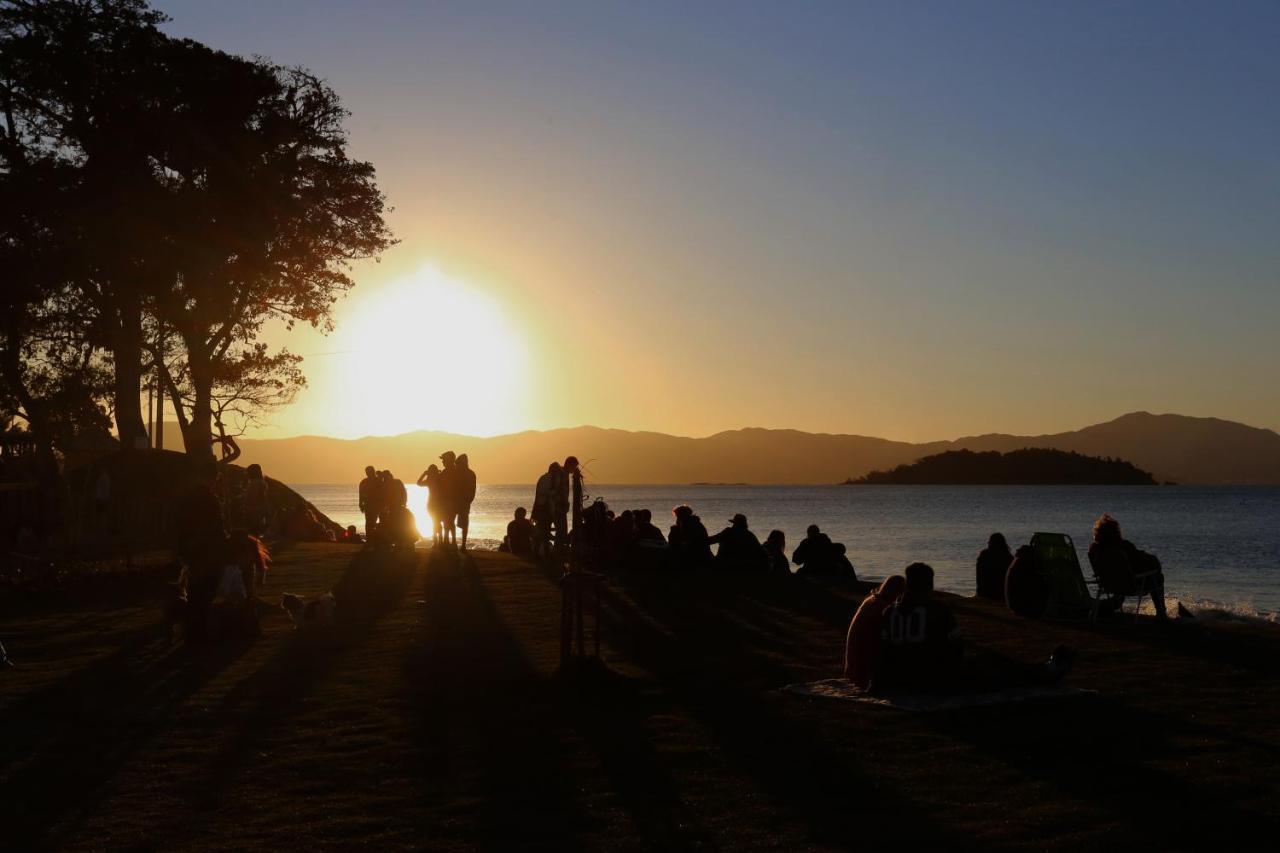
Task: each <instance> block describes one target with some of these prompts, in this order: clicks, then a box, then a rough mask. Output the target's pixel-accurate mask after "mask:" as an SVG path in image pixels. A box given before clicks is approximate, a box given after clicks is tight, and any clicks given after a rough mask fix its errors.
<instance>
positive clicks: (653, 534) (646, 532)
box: [635, 509, 667, 545]
mask: <svg viewBox="0 0 1280 853" xmlns="http://www.w3.org/2000/svg"><path fill="white" fill-rule="evenodd" d="M635 519H636V539H637V540H638V541H640V542H655V543H656V542H661V543H662V544H664V545H665V544H666V542H667V537H665V536H663V535H662V531H661V530H659V529H658V526H657V525H656V524H654V523H653V513H652V512H650V511H649V510H647V509H638V510H636V511H635Z"/></svg>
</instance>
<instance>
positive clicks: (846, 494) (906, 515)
mask: <svg viewBox="0 0 1280 853" xmlns="http://www.w3.org/2000/svg"><path fill="white" fill-rule="evenodd" d="M293 488H294V489H296V490H297V491H298V492H299V493H300V494H302V495H303V496H305V497H306V498H307V500H309V501H311V502H312V503H313V504H315V505H316V507H317V508H319V509H320V510H322V511H323V512H325V513H326V514H327V515H329V517H330V518H332V519H333V520H334V521H337V522H339V523H340V524H342V525H343V526H346V525H348V524H355V525H356V526H357V527H360V528H361V529H363V527H364V519H363V517H361V516H360V514H359V510H358V507H357V505H356V486H355V484H354V483H351V484H343V485H332V484H325V485H294V486H293ZM587 491H588V492H589V494H590V496H591V497H597V496H598V497H602V498H604V499H605V500H606V501H608V503H609V506H610V507H612V508H614V509H615V510H618V511H621V510H623V509H638V508H641V507H647V508H649V509H651V510H652V511H653V514H654V522H655V523H656V524H657V525H658V526H659V527H661V528H663V530H664V531H665V530H666V528H667V527H668V526H669V525H670V523H671V521H670V519H671V517H670V509H671V507H673V506H676V505H677V504H680V503H688V504H690V505H691V506H692V507H693V508H694V510H695V511H696V512H697V513H698V515H699V516H701V517H702V520H703V522H704V523H705V524H706V526H707V528H708V530H710V531H711V532H712V533H714V532H716V531H717V530H719V529H720V528H721V527H723V526H725V525H726V524H727V523H728V519H729V518H730V516H732V515H733V514H734V513H735V512H742V513H746V515H747V518H748V519H749V522H750V525H751V528H752V529H753V530H755V531H756V534H757V535H758V536H759V537H760V538H761V539H764V537H765V534H767V533H768V532H769V531H770V530H772V529H773V528H777V529H779V530H782V531H783V532H784V533H785V534H786V536H787V545H788V549H790V548H793V547H794V546H795V545H796V544H797V543H798V542H799V541H800V539H801V538H802V537H803V536H804V530H805V528H806V527H807V526H808V525H809V524H818V525H819V526H821V527H822V529H823V530H824V531H825V532H827V533H829V534H830V535H831V538H832V539H834V540H836V541H838V542H844V543H845V544H846V545H847V546H848V548H849V556H850V558H851V559H852V560H853V564H854V566H855V567H856V568H857V570H858V574H859V576H860V577H862V578H864V579H877V578H882V577H884V576H886V575H888V574H893V573H895V572H899V571H901V570H902V568H903V567H904V566H905V565H906V564H907V563H909V562H911V561H913V560H923V561H925V562H927V563H929V564H930V565H932V566H933V567H934V569H935V570H937V572H938V586H939V587H940V588H943V589H948V590H951V591H954V592H958V593H970V592H972V591H973V562H974V558H975V556H976V555H977V552H978V550H979V549H980V548H981V547H982V546H983V545H984V544H985V543H986V539H987V536H988V535H989V534H990V533H991V532H992V531H997V530H998V531H1000V532H1002V533H1004V534H1005V536H1006V537H1008V539H1009V542H1010V544H1011V545H1013V546H1014V547H1016V546H1017V545H1018V544H1021V543H1025V542H1026V541H1027V540H1028V539H1030V537H1031V534H1033V533H1035V532H1036V531H1040V530H1044V531H1052V532H1058V533H1067V534H1069V535H1070V536H1071V537H1072V538H1073V539H1074V540H1075V542H1076V550H1077V551H1078V552H1079V554H1080V560H1081V563H1082V565H1085V566H1086V568H1085V572H1086V574H1087V573H1088V568H1087V564H1086V563H1085V550H1086V549H1087V547H1088V543H1089V533H1090V529H1091V527H1092V524H1093V520H1094V519H1095V518H1097V516H1098V515H1099V514H1100V513H1102V512H1110V513H1111V514H1112V515H1114V516H1116V517H1117V518H1118V519H1120V523H1121V525H1122V527H1123V528H1124V531H1125V535H1126V536H1127V537H1128V538H1130V539H1132V540H1133V541H1134V542H1135V543H1136V544H1137V545H1138V546H1139V547H1140V548H1143V549H1145V550H1148V551H1151V552H1152V553H1155V554H1157V555H1159V557H1160V559H1161V560H1162V562H1163V563H1164V567H1165V576H1166V579H1167V583H1168V592H1169V594H1170V595H1171V596H1175V597H1178V598H1180V599H1182V600H1184V601H1189V602H1193V603H1200V604H1205V603H1212V604H1220V605H1224V606H1226V607H1228V608H1230V609H1232V610H1235V611H1238V612H1241V613H1249V614H1253V613H1256V614H1259V615H1264V616H1274V615H1275V614H1276V613H1280V488H1275V487H1229V486H1222V487H1218V486H1167V487H1143V486H868V487H858V486H624V485H602V484H588V487H587ZM409 495H410V497H409V500H410V507H411V508H412V509H413V510H414V512H415V513H416V514H417V515H418V516H419V518H420V520H422V521H423V523H422V524H421V528H422V529H423V530H427V529H428V528H429V525H428V524H427V523H426V522H425V515H426V506H425V504H426V490H425V489H420V488H418V487H417V486H412V485H410V486H409ZM532 499H533V487H532V486H497V485H490V486H483V485H482V486H480V487H479V489H478V491H477V493H476V501H475V504H474V505H473V506H472V511H471V535H472V537H473V538H474V540H475V541H476V544H477V545H479V546H480V547H485V546H488V547H494V546H496V544H497V543H498V542H499V541H501V539H502V536H503V534H504V533H505V531H506V525H507V522H508V521H509V520H510V519H511V513H512V511H513V510H514V509H515V508H516V507H517V506H525V507H528V506H530V504H531V501H532Z"/></svg>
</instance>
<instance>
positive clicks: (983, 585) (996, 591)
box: [976, 533, 1013, 601]
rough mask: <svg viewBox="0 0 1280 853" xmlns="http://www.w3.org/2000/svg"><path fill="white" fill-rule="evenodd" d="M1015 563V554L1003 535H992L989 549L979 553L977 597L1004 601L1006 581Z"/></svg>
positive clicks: (988, 542) (988, 540)
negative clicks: (1011, 565)
mask: <svg viewBox="0 0 1280 853" xmlns="http://www.w3.org/2000/svg"><path fill="white" fill-rule="evenodd" d="M1012 562H1013V552H1012V551H1010V550H1009V543H1008V542H1007V541H1005V538H1004V534H1003V533H992V534H991V536H990V537H988V539H987V547H985V548H983V549H982V551H980V552H979V553H978V564H977V567H976V569H977V571H976V574H977V577H976V580H977V592H976V594H977V596H978V597H979V598H990V599H992V600H994V601H1004V579H1005V574H1006V573H1007V572H1008V571H1009V564H1010V563H1012Z"/></svg>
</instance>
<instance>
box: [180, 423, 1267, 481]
mask: <svg viewBox="0 0 1280 853" xmlns="http://www.w3.org/2000/svg"><path fill="white" fill-rule="evenodd" d="M166 438H167V433H166ZM167 443H168V442H167ZM240 445H241V447H242V448H243V449H244V456H243V457H242V458H241V460H240V461H241V462H242V463H243V464H248V463H250V462H258V463H261V464H262V466H263V467H264V468H265V469H266V471H267V473H268V474H269V475H270V476H273V477H276V478H277V479H280V480H282V481H284V482H288V483H335V482H346V481H351V482H355V481H356V480H358V479H359V477H360V476H361V472H362V471H363V469H364V466H365V465H376V466H377V467H378V468H389V469H391V470H392V471H394V472H395V473H396V475H397V476H399V477H400V478H401V479H404V480H406V481H407V480H409V479H411V478H415V477H417V476H418V474H420V473H421V472H422V470H423V469H424V468H426V467H427V465H428V464H430V463H431V462H437V461H438V460H437V459H436V457H437V456H439V454H440V453H442V452H444V451H445V450H455V451H457V452H459V453H461V452H464V451H465V452H467V453H469V454H470V455H471V461H472V465H473V467H475V469H476V471H477V472H478V474H479V477H480V480H481V482H485V483H532V482H534V480H536V478H537V477H538V475H540V474H541V473H542V472H544V471H545V470H546V467H547V463H549V462H550V461H552V460H554V459H561V460H562V459H564V457H565V456H567V455H569V454H571V453H572V454H575V455H577V456H578V457H579V458H580V459H582V460H583V461H584V462H586V464H587V469H588V474H589V477H590V479H591V480H593V481H595V482H598V483H695V482H706V483H730V482H733V483H736V482H746V483H759V484H774V483H838V482H841V481H842V480H844V479H845V478H846V477H861V476H864V475H865V474H867V473H868V472H870V471H873V470H888V469H892V468H895V467H897V466H898V465H903V464H908V463H911V462H915V461H916V460H917V459H920V458H922V457H925V456H930V455H933V454H936V453H943V452H945V451H948V450H961V449H968V450H975V451H981V450H998V451H1000V452H1002V453H1006V452H1008V451H1011V450H1020V449H1022V448H1025V447H1047V448H1053V449H1057V450H1068V451H1074V452H1076V453H1083V454H1085V455H1086V456H1109V457H1115V458H1120V459H1127V460H1128V461H1130V462H1132V463H1133V464H1134V465H1137V466H1138V467H1139V468H1142V469H1144V470H1147V471H1150V472H1151V473H1152V474H1153V475H1154V476H1155V478H1156V479H1157V480H1172V481H1174V482H1178V483H1239V484H1270V483H1276V484H1280V435H1277V434H1276V433H1275V432H1273V431H1271V430H1266V429H1256V428H1253V427H1248V426H1244V425H1243V424H1238V423H1233V422H1231V421H1223V420H1218V419H1216V418H1191V417H1185V416H1182V415H1152V414H1148V413H1146V412H1137V413H1134V414H1129V415H1125V416H1123V417H1120V418H1117V419H1116V420H1114V421H1109V422H1107V423H1103V424H1097V425H1095V426H1090V427H1086V428H1084V429H1081V430H1076V431H1074V432H1064V433H1058V434H1056V435H1042V436H1015V435H982V436H972V437H967V438H961V439H958V440H956V441H935V442H927V443H923V444H912V443H909V442H904V441H890V440H888V439H883V438H870V437H867V436H860V435H829V434H826V433H807V432H799V431H797V430H770V429H754V428H752V429H740V430H731V431H728V432H721V433H716V434H715V435H711V436H707V437H706V438H683V437H680V436H673V435H665V434H663V433H657V432H628V431H626V430H617V429H600V428H598V427H590V426H584V427H573V428H566V429H555V430H547V431H545V432H537V431H530V432H520V433H513V434H510V435H500V436H494V437H492V438H476V437H473V436H464V435H457V434H452V433H442V432H412V433H406V434H404V435H396V436H384V437H369V438H360V439H353V440H347V439H338V438H324V437H317V436H301V437H297V438H283V439H271V440H251V439H245V440H242V441H241V442H240Z"/></svg>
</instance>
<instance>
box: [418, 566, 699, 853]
mask: <svg viewBox="0 0 1280 853" xmlns="http://www.w3.org/2000/svg"><path fill="white" fill-rule="evenodd" d="M424 596H425V600H426V601H427V613H426V614H425V621H424V636H423V637H422V638H421V640H420V641H418V642H416V643H415V645H414V647H413V652H412V653H411V654H410V656H409V657H408V658H407V659H406V661H405V676H404V682H405V683H406V684H407V685H410V687H411V693H410V701H411V704H412V706H413V707H414V708H415V709H416V714H417V715H418V717H419V720H420V722H419V728H418V731H419V733H420V738H419V749H418V751H417V753H416V754H415V755H414V756H412V760H413V761H414V762H415V763H416V764H417V770H418V772H420V773H421V774H422V775H423V776H424V777H425V780H426V783H427V785H428V789H429V791H430V792H431V793H430V794H429V796H432V797H435V796H438V797H439V798H440V799H442V800H444V801H448V800H456V799H457V798H459V797H461V798H463V799H464V800H468V798H470V799H469V801H470V802H474V804H475V805H474V807H473V808H472V807H468V808H467V811H469V812H470V813H471V817H472V818H473V821H474V828H473V829H471V830H470V831H471V832H475V833H477V834H479V835H480V837H481V839H482V843H483V844H485V845H488V846H492V847H495V848H503V847H511V846H513V845H514V846H518V847H521V848H527V847H535V848H539V849H544V848H545V849H561V850H576V849H582V848H583V846H584V844H586V843H587V842H586V841H585V840H584V835H589V834H591V833H593V832H599V833H605V832H611V833H614V834H616V833H617V828H616V827H611V826H605V825H601V821H602V820H607V817H605V816H602V815H601V811H602V807H597V808H594V809H592V810H591V812H590V813H587V812H585V811H584V810H583V808H582V805H581V802H582V800H583V799H584V798H586V799H595V800H598V801H600V802H601V803H602V806H604V807H607V805H608V804H609V803H610V802H611V801H612V798H613V797H614V796H616V797H617V801H618V804H619V805H620V806H621V807H622V808H623V809H624V810H625V811H626V813H627V814H628V816H629V817H630V819H631V821H632V824H633V826H634V830H635V831H636V832H637V833H638V834H639V836H640V838H639V841H640V842H641V843H643V844H645V845H647V846H650V847H652V848H654V849H685V848H689V847H693V846H699V845H701V846H705V844H706V836H705V833H704V832H702V831H701V830H700V829H699V827H698V823H697V821H696V820H695V819H694V818H693V816H692V815H691V814H689V813H688V812H687V810H686V809H685V808H684V807H683V804H682V803H681V799H680V796H679V792H678V790H677V788H676V785H675V783H674V781H673V779H672V778H671V775H670V773H669V772H668V771H667V769H666V768H665V766H664V764H663V763H662V762H661V761H660V760H659V759H658V757H657V755H656V752H655V750H654V748H653V745H652V743H651V740H650V737H649V736H647V735H646V733H645V731H644V723H645V717H646V710H645V703H644V700H643V697H641V696H639V695H638V694H637V692H636V691H635V689H634V688H633V687H632V686H631V685H629V684H627V683H626V682H625V680H622V679H615V678H609V677H607V676H605V677H603V678H602V679H593V680H592V683H591V685H590V686H588V687H584V686H583V685H582V683H580V682H576V681H572V680H568V679H565V678H563V677H558V678H556V679H548V678H545V677H542V676H540V675H539V674H538V673H537V671H536V669H535V667H534V666H533V665H532V664H531V662H530V661H529V659H528V657H527V655H526V653H525V650H524V648H523V646H522V645H521V643H520V642H519V640H518V639H517V638H516V637H514V636H513V635H512V633H511V632H510V630H509V629H508V628H507V626H506V625H505V624H504V621H503V619H502V617H501V615H500V614H499V612H498V610H497V608H496V606H495V604H494V602H493V600H492V599H491V598H490V596H489V593H488V591H487V589H486V587H485V584H484V582H483V581H482V580H481V578H480V577H479V575H478V574H477V573H476V571H475V569H474V567H473V566H472V565H471V563H470V561H469V560H468V559H467V558H465V557H464V558H462V559H461V560H459V559H457V558H456V557H454V556H453V555H451V554H450V553H448V552H439V553H437V554H434V555H433V557H432V560H431V562H430V564H429V567H428V576H427V586H426V590H425V592H424ZM554 600H555V599H554V598H553V599H551V601H554ZM551 612H554V611H551ZM547 630H548V632H554V630H555V624H554V619H549V620H548V624H547ZM598 675H599V674H598ZM596 760H598V761H599V769H600V771H601V772H603V773H604V774H605V776H606V777H607V779H608V782H609V786H610V787H609V789H608V790H603V791H592V790H589V789H587V788H586V787H585V786H586V785H588V784H589V783H588V781H587V780H588V778H590V776H591V775H592V774H593V773H594V772H595V770H594V762H595V761H596ZM603 810H606V811H607V808H604V809H603ZM629 840H630V839H629ZM460 841H461V842H462V843H471V839H469V838H464V839H460Z"/></svg>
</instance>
